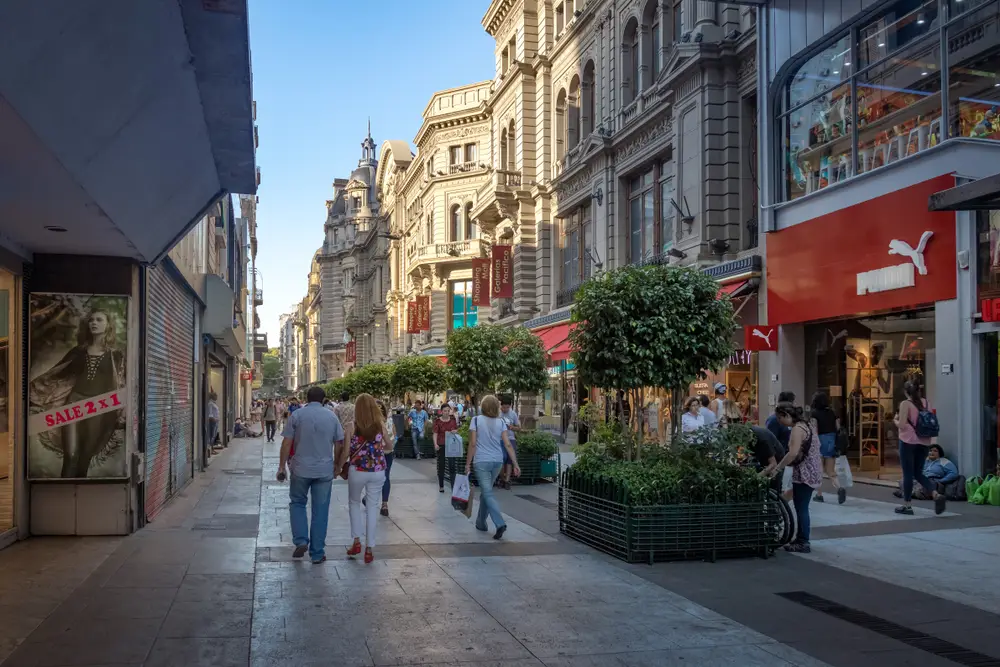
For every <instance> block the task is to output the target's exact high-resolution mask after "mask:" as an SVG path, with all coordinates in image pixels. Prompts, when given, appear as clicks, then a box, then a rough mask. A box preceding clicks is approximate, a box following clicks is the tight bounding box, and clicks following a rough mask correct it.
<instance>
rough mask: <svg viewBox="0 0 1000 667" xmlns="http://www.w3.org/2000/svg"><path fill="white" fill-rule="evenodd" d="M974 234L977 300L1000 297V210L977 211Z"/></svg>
mask: <svg viewBox="0 0 1000 667" xmlns="http://www.w3.org/2000/svg"><path fill="white" fill-rule="evenodd" d="M976 235H977V237H978V249H979V256H978V258H977V262H976V265H977V266H978V274H979V275H978V279H979V280H978V282H979V300H980V301H982V300H983V299H996V298H1000V211H979V212H978V213H977V217H976Z"/></svg>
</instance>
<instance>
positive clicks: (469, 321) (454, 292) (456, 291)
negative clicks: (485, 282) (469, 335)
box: [448, 280, 479, 330]
mask: <svg viewBox="0 0 1000 667" xmlns="http://www.w3.org/2000/svg"><path fill="white" fill-rule="evenodd" d="M448 291H449V293H450V296H451V328H452V330H454V329H462V328H464V327H474V326H476V322H477V321H478V319H479V315H478V310H479V309H478V308H477V307H476V306H473V305H472V281H471V280H457V281H452V282H450V283H449V284H448Z"/></svg>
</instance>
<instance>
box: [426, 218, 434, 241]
mask: <svg viewBox="0 0 1000 667" xmlns="http://www.w3.org/2000/svg"><path fill="white" fill-rule="evenodd" d="M424 229H425V232H426V237H425V238H424V240H425V241H426V242H427V243H428V244H430V243H434V211H428V212H427V224H426V226H425V228H424Z"/></svg>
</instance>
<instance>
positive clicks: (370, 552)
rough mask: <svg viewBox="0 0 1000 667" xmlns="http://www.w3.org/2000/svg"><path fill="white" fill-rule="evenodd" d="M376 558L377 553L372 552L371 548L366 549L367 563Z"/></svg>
mask: <svg viewBox="0 0 1000 667" xmlns="http://www.w3.org/2000/svg"><path fill="white" fill-rule="evenodd" d="M373 560H375V554H373V553H372V550H371V549H365V565H368V564H370V563H371V562H372V561H373Z"/></svg>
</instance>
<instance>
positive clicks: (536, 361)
mask: <svg viewBox="0 0 1000 667" xmlns="http://www.w3.org/2000/svg"><path fill="white" fill-rule="evenodd" d="M504 337H505V341H504V346H503V350H502V353H503V357H502V358H503V367H502V370H501V374H500V378H499V381H498V385H499V387H500V389H501V390H502V391H509V392H511V393H512V394H514V401H515V404H516V403H517V401H519V399H520V396H521V394H534V393H537V392H540V391H543V390H544V389H546V388H547V387H548V386H549V377H548V358H547V356H548V355H547V354H546V353H545V348H544V347H543V346H542V341H541V340H539V338H538V336H535V335H534V334H532V333H531V332H530V331H528V330H527V329H525V328H523V327H510V328H507V329H505V330H504Z"/></svg>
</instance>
